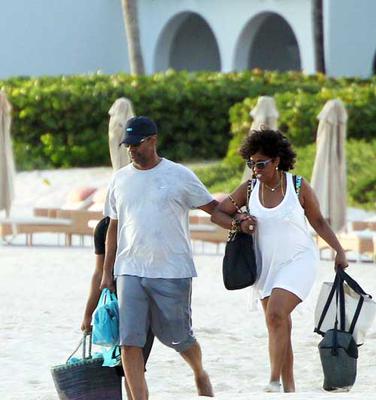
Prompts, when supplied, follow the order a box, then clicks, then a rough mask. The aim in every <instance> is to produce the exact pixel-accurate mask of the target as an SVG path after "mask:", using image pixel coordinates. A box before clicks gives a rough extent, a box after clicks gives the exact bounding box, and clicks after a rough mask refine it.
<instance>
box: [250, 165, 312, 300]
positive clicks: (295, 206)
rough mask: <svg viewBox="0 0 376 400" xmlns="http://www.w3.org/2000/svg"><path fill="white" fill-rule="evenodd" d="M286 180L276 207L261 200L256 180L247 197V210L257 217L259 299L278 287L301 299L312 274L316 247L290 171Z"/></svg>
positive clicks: (310, 282)
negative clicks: (282, 193)
mask: <svg viewBox="0 0 376 400" xmlns="http://www.w3.org/2000/svg"><path fill="white" fill-rule="evenodd" d="M286 181H287V186H286V193H285V197H284V198H283V200H282V201H281V203H280V204H278V205H277V206H276V207H273V208H266V207H264V206H263V205H262V204H261V202H260V193H259V192H260V187H261V185H260V182H259V181H258V180H257V183H256V185H255V187H254V188H253V190H252V193H251V196H250V199H249V209H250V212H251V214H252V215H254V216H255V217H256V218H257V229H256V232H255V234H254V239H255V253H256V260H257V264H258V268H261V271H260V275H259V278H258V280H257V282H256V284H255V289H256V290H257V291H258V295H259V297H260V299H263V298H265V297H268V296H270V294H271V292H272V290H273V289H274V288H281V289H285V290H288V291H289V292H292V293H294V294H295V295H296V296H298V297H299V298H300V299H301V300H304V299H305V298H306V297H307V296H308V294H309V292H310V290H311V288H312V286H313V283H314V281H315V277H316V269H317V266H318V262H319V257H318V251H317V248H316V246H315V244H314V242H313V239H312V236H311V234H310V232H309V230H308V226H307V222H306V219H305V216H304V210H303V208H302V206H301V204H300V202H299V199H298V196H297V194H296V192H295V187H294V182H293V178H292V175H291V174H290V173H286Z"/></svg>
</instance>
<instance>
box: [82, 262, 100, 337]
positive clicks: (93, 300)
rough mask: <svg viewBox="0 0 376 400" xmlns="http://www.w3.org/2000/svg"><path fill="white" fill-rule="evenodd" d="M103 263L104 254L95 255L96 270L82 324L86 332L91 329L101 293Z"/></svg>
mask: <svg viewBox="0 0 376 400" xmlns="http://www.w3.org/2000/svg"><path fill="white" fill-rule="evenodd" d="M103 263H104V254H97V255H96V256H95V271H94V273H93V276H92V278H91V283H90V290H89V297H88V299H87V302H86V307H85V313H84V318H83V320H82V324H81V330H82V331H86V332H90V331H91V318H92V315H93V312H94V310H95V308H96V307H97V304H98V300H99V297H100V295H101V291H100V289H99V285H100V283H101V279H102V274H103Z"/></svg>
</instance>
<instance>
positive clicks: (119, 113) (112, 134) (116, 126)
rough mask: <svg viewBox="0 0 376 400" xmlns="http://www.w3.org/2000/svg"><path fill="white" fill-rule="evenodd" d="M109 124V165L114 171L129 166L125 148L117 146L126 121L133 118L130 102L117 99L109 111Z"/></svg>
mask: <svg viewBox="0 0 376 400" xmlns="http://www.w3.org/2000/svg"><path fill="white" fill-rule="evenodd" d="M108 113H109V115H110V122H109V127H108V144H109V147H110V157H111V163H112V167H113V169H114V171H117V170H118V169H120V168H122V167H124V166H126V165H128V164H129V156H128V152H127V149H126V147H125V146H119V143H120V142H121V139H122V138H123V135H124V128H125V124H126V122H127V120H128V119H129V118H132V117H134V112H133V107H132V103H131V101H130V100H128V99H126V98H125V97H121V98H120V99H117V100H116V101H115V103H114V104H113V105H112V106H111V108H110V110H109V112H108Z"/></svg>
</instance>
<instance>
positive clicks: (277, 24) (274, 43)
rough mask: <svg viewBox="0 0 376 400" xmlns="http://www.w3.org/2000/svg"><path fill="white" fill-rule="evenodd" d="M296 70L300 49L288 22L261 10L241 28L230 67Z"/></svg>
mask: <svg viewBox="0 0 376 400" xmlns="http://www.w3.org/2000/svg"><path fill="white" fill-rule="evenodd" d="M252 68H261V69H266V70H277V71H289V70H300V69H301V60H300V50H299V45H298V42H297V39H296V37H295V34H294V32H293V30H292V28H291V26H290V25H289V24H288V22H287V21H286V20H285V19H284V18H283V17H281V16H280V15H278V14H276V13H269V12H268V13H262V14H259V15H257V16H256V17H254V18H252V19H251V20H250V21H249V22H248V23H247V25H246V26H245V27H244V29H243V31H242V33H241V35H240V37H239V39H238V42H237V45H236V49H235V57H234V69H235V70H244V69H252Z"/></svg>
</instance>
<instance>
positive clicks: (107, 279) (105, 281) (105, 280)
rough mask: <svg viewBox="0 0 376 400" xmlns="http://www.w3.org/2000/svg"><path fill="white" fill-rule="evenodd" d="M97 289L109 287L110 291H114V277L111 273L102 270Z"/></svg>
mask: <svg viewBox="0 0 376 400" xmlns="http://www.w3.org/2000/svg"><path fill="white" fill-rule="evenodd" d="M99 289H100V290H103V289H110V290H111V292H115V284H114V277H113V275H112V274H108V273H106V271H104V272H103V276H102V281H101V284H100V286H99Z"/></svg>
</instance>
